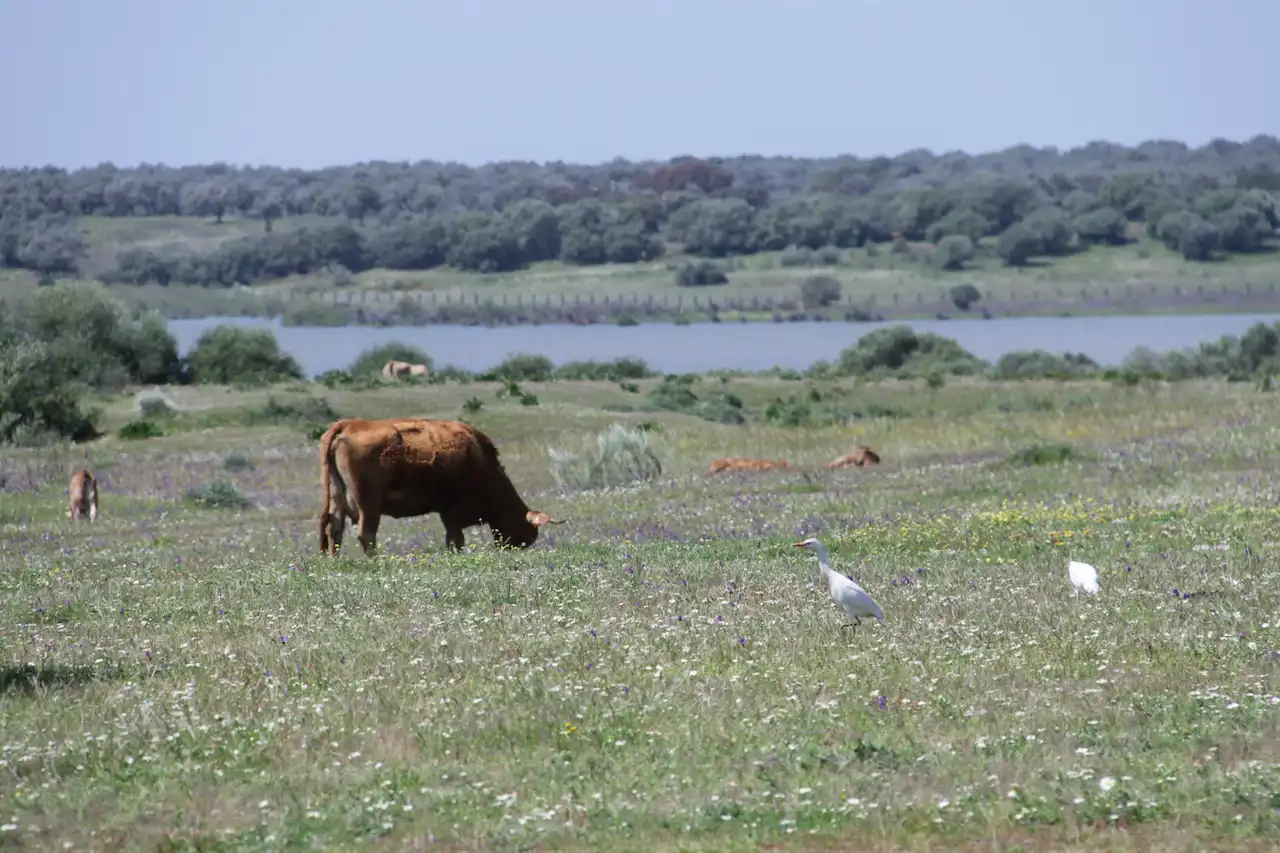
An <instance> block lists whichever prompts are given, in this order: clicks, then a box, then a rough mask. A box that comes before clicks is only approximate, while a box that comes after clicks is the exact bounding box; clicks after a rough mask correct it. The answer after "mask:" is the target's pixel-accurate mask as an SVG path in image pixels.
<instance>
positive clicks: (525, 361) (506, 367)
mask: <svg viewBox="0 0 1280 853" xmlns="http://www.w3.org/2000/svg"><path fill="white" fill-rule="evenodd" d="M554 376H555V365H554V364H552V363H551V359H549V358H547V357H546V356H545V355H528V354H523V353H522V354H518V355H511V356H508V357H507V358H506V359H504V360H503V361H502V362H501V363H499V364H498V365H497V366H495V367H493V368H492V369H491V370H488V371H486V372H485V373H484V374H482V375H481V377H480V378H481V379H484V380H487V381H493V380H502V379H514V380H516V381H517V382H548V381H550V380H551V379H552V378H554Z"/></svg>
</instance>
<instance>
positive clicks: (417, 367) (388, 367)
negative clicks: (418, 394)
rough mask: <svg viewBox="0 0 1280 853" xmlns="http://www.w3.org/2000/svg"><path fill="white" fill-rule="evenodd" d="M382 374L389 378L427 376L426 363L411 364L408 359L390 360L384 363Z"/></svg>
mask: <svg viewBox="0 0 1280 853" xmlns="http://www.w3.org/2000/svg"><path fill="white" fill-rule="evenodd" d="M382 375H383V376H384V377H385V378H387V379H400V378H402V377H405V376H426V375H427V366H426V365H425V364H410V363H409V362H407V361H388V362H387V363H386V364H384V365H382Z"/></svg>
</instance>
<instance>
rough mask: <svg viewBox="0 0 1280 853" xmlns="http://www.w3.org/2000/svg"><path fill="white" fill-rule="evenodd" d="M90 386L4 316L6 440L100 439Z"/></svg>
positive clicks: (1, 411)
mask: <svg viewBox="0 0 1280 853" xmlns="http://www.w3.org/2000/svg"><path fill="white" fill-rule="evenodd" d="M86 390H87V389H86V388H85V386H84V383H83V382H82V381H81V380H80V379H79V378H78V377H77V372H76V370H75V368H74V366H73V365H72V364H70V363H69V362H68V361H67V360H65V359H63V358H59V357H58V356H57V354H56V353H55V352H54V351H53V350H52V348H51V347H50V346H49V345H47V344H45V343H43V342H42V341H38V340H33V339H32V338H31V337H30V335H29V334H28V333H26V332H23V331H21V330H19V329H18V328H17V327H16V323H15V322H14V318H13V317H12V316H0V444H27V445H29V444H42V443H46V442H47V441H48V440H49V439H52V438H63V439H66V438H69V439H71V440H72V441H86V440H88V439H91V438H96V437H97V436H98V435H99V434H100V433H99V432H98V429H97V427H96V426H95V421H96V420H97V418H98V415H99V413H98V412H97V411H93V410H89V411H86V409H85V408H84V404H83V399H84V395H85V392H86Z"/></svg>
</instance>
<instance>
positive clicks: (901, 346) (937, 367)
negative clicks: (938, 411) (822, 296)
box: [839, 325, 988, 378]
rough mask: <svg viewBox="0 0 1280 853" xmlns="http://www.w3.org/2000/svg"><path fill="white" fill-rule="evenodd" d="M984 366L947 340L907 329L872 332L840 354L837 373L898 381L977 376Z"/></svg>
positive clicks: (929, 333) (893, 328)
mask: <svg viewBox="0 0 1280 853" xmlns="http://www.w3.org/2000/svg"><path fill="white" fill-rule="evenodd" d="M987 366H988V365H987V363H986V362H985V361H983V360H982V359H980V358H978V357H977V356H975V355H974V354H973V353H971V352H969V351H968V350H966V349H965V348H964V347H962V346H960V344H958V343H956V342H955V341H954V340H952V339H951V338H946V337H943V336H942V335H935V334H933V333H932V332H921V333H917V332H915V331H914V330H913V329H912V328H911V327H910V326H907V325H895V326H888V327H886V328H882V329H876V330H875V331H873V332H869V333H868V334H866V335H863V336H862V337H861V338H859V339H858V342H857V343H856V344H854V345H853V346H851V347H848V348H846V349H844V350H842V351H841V352H840V361H839V372H840V373H841V374H843V375H845V376H867V375H888V376H897V377H901V378H910V377H921V376H928V375H929V374H930V373H940V374H944V375H945V374H950V375H958V376H965V375H971V374H975V373H979V372H981V371H982V370H984V369H985V368H986V367H987Z"/></svg>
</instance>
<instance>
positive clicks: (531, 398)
mask: <svg viewBox="0 0 1280 853" xmlns="http://www.w3.org/2000/svg"><path fill="white" fill-rule="evenodd" d="M392 360H396V361H407V362H411V363H421V364H424V365H426V366H427V368H428V374H427V375H426V376H425V377H421V378H410V379H405V380H399V381H410V382H427V383H442V382H454V383H469V382H497V383H500V388H499V389H498V392H497V393H498V394H499V396H502V397H510V398H512V399H514V400H518V401H519V402H520V403H521V404H523V405H538V402H539V401H538V398H537V396H536V394H535V393H532V392H530V391H529V389H527V388H525V387H523V386H522V385H521V383H534V382H551V381H556V380H569V381H572V380H579V381H581V380H593V381H602V382H613V383H617V384H618V385H619V386H621V387H622V388H623V389H624V390H627V391H629V392H633V393H637V394H639V393H640V390H641V389H640V386H639V384H638V383H639V381H641V380H646V381H647V383H648V385H649V386H651V387H649V388H648V390H647V392H646V394H645V396H644V398H643V402H638V403H637V406H636V409H637V410H652V411H677V412H684V413H688V414H692V415H696V416H698V417H702V418H705V419H707V420H711V421H715V422H717V423H725V424H740V423H746V422H747V421H748V413H747V412H746V411H745V410H744V407H743V403H742V401H741V400H740V399H737V398H736V397H735V396H734V395H733V394H730V393H727V392H724V391H723V390H717V389H716V388H715V385H714V384H713V383H712V384H710V390H706V389H705V388H699V390H696V391H695V390H694V386H695V385H696V384H697V382H698V381H699V378H698V377H696V376H693V375H683V376H682V375H674V374H672V375H666V376H663V377H662V378H661V381H660V382H656V383H655V382H653V381H652V380H654V379H657V378H658V377H657V375H656V373H655V371H653V370H652V369H651V368H650V367H649V366H648V365H647V364H646V363H645V362H643V361H642V360H639V359H634V358H622V359H617V360H615V361H611V362H603V363H601V362H589V361H584V362H570V363H567V364H562V365H555V364H553V363H552V362H551V360H550V359H549V358H547V357H546V356H543V355H536V354H522V355H514V356H511V357H509V358H507V359H506V360H504V361H503V362H501V363H500V364H498V365H495V366H494V367H493V368H491V369H489V370H487V371H484V372H482V373H472V372H469V371H465V370H462V369H459V368H457V367H452V366H448V365H445V366H437V365H435V363H434V362H433V360H432V359H431V357H430V355H429V354H428V353H426V352H424V351H422V350H420V349H418V348H416V347H411V346H408V345H405V344H401V343H394V344H389V345H385V346H381V347H377V348H374V349H372V350H370V351H368V352H365V353H362V354H361V355H360V357H359V358H357V359H356V360H355V362H354V363H353V364H352V365H351V366H350V367H349V369H347V370H340V371H327V372H326V373H324V374H321V375H320V376H318V377H316V381H317V382H318V383H319V384H320V385H322V386H326V387H329V388H338V387H342V388H349V389H359V388H373V387H378V386H380V385H381V384H383V383H384V382H386V381H388V380H385V379H384V378H382V377H381V376H380V370H381V368H382V366H383V365H384V364H385V363H386V362H387V361H392ZM734 373H739V374H744V373H746V372H745V371H715V372H714V373H711V374H708V375H709V376H714V375H720V376H729V375H733V374H734ZM764 373H765V374H767V375H774V376H777V377H779V378H781V379H788V380H802V379H808V380H829V379H838V378H844V377H857V378H860V379H865V380H868V381H874V380H878V379H885V378H902V379H910V378H923V379H924V380H925V381H926V382H927V384H928V386H929V387H933V388H936V387H940V386H942V385H943V384H945V383H946V382H947V381H948V378H949V377H955V376H985V377H990V378H993V379H1006V380H1018V379H1032V378H1036V379H1044V378H1048V379H1073V378H1090V377H1092V378H1098V379H1103V380H1110V381H1113V382H1118V383H1122V384H1128V385H1137V384H1139V383H1140V382H1142V381H1143V380H1144V379H1163V380H1169V381H1177V380H1183V379H1193V378H1209V377H1225V378H1227V379H1229V380H1233V381H1251V382H1254V383H1256V384H1257V387H1258V388H1259V390H1262V391H1270V390H1272V388H1273V384H1274V381H1275V376H1276V375H1277V374H1278V373H1280V323H1275V324H1270V325H1269V324H1266V323H1257V324H1255V325H1253V326H1252V327H1251V328H1249V329H1248V330H1247V331H1246V332H1245V333H1244V334H1243V335H1241V336H1239V337H1236V336H1233V335H1227V336H1224V337H1222V338H1221V339H1220V340H1218V341H1215V342H1208V343H1202V344H1200V345H1199V346H1198V347H1195V348H1190V349H1183V350H1175V351H1170V352H1166V353H1157V352H1153V351H1151V350H1147V349H1136V350H1134V351H1133V353H1131V354H1130V355H1129V356H1128V358H1126V359H1125V361H1124V363H1123V365H1122V366H1121V367H1119V368H1108V369H1103V368H1101V367H1100V366H1099V365H1098V364H1097V363H1096V362H1094V361H1093V360H1091V359H1089V358H1088V357H1087V356H1084V355H1081V354H1073V353H1051V352H1048V351H1045V350H1033V351H1026V352H1013V353H1009V354H1007V355H1005V356H1003V357H1002V358H1000V359H999V360H998V361H997V362H996V363H995V364H990V363H988V362H986V361H984V360H982V359H980V358H978V357H977V356H975V355H973V354H972V353H970V352H968V351H967V350H965V349H964V348H963V347H961V346H960V345H959V344H958V343H957V342H956V341H954V340H953V339H951V338H947V337H944V336H941V335H936V334H930V333H919V332H915V331H913V330H912V329H911V328H910V327H908V326H905V325H891V326H886V327H882V328H878V329H875V330H874V331H871V332H870V333H868V334H866V335H863V336H862V337H860V338H859V339H858V340H857V341H856V342H855V343H854V344H853V345H852V346H850V347H848V348H846V349H844V350H843V351H841V353H840V354H839V356H838V358H837V359H836V360H834V361H831V362H827V361H819V362H816V363H814V364H813V365H812V366H810V368H809V369H808V370H807V371H804V372H801V371H795V370H786V369H778V368H775V369H773V370H770V371H765V372H764ZM281 382H285V383H289V382H293V383H299V382H305V377H304V374H303V371H302V368H301V366H300V365H299V364H298V362H297V361H296V360H295V359H294V358H293V357H292V356H290V355H289V354H288V353H285V352H282V351H281V350H280V347H279V344H278V342H277V340H276V338H275V336H274V335H273V334H272V333H271V332H270V331H269V330H267V329H250V328H241V327H237V326H231V325H220V326H217V327H214V328H212V329H210V330H208V331H206V332H205V333H204V334H202V335H201V336H200V338H199V339H198V340H197V341H196V343H195V345H194V346H193V347H192V349H191V351H190V352H188V353H187V354H186V356H185V357H181V356H180V355H179V352H178V346H177V342H176V341H175V339H174V338H173V336H172V334H171V333H170V332H169V331H168V329H167V328H166V325H165V322H164V320H163V319H162V318H161V317H160V316H159V315H158V314H156V313H154V312H151V313H146V314H143V315H142V316H141V317H138V318H136V319H135V318H134V316H133V315H132V314H131V312H130V311H128V309H126V308H125V306H124V305H123V304H122V303H120V302H119V301H118V300H116V299H114V298H113V297H112V296H111V295H110V293H109V292H108V290H107V289H106V288H105V287H104V286H102V285H99V284H84V283H75V284H58V285H54V286H51V287H45V288H39V289H37V290H35V291H33V292H31V293H29V294H27V295H25V296H24V297H22V298H21V299H20V300H17V301H16V302H15V303H13V304H11V305H9V306H6V310H5V311H4V312H3V313H0V444H32V443H43V442H47V441H52V440H61V439H66V438H70V439H72V440H87V439H91V438H94V437H96V436H98V435H99V434H100V432H99V429H98V426H97V423H98V413H97V412H96V411H95V410H94V408H93V406H92V403H93V400H94V396H95V395H99V394H103V393H115V392H118V391H119V390H121V389H123V388H125V387H126V386H128V385H139V384H141V385H157V386H158V385H166V384H180V383H193V384H218V385H232V386H240V387H255V386H256V387H261V386H268V385H272V384H276V383H281ZM838 402H839V401H833V400H831V399H830V398H828V397H827V396H826V395H824V393H823V392H822V391H821V390H819V389H818V388H817V387H815V386H813V385H810V387H808V388H807V389H797V391H796V392H795V393H793V394H790V395H788V396H787V397H779V398H778V399H777V400H776V401H774V403H772V404H771V405H770V406H769V407H767V408H766V409H765V410H764V411H763V412H762V413H760V417H763V418H764V419H765V420H766V421H769V422H771V423H775V424H782V425H812V424H821V423H842V422H845V421H846V420H847V419H848V418H850V417H854V416H855V415H856V416H857V417H862V416H863V415H864V414H866V413H861V412H857V413H854V412H852V411H851V410H849V409H848V407H847V406H841V405H836V404H837V403H838ZM147 406H150V407H151V408H152V409H153V410H154V411H153V412H152V413H151V414H150V415H149V414H147V412H146V408H147ZM482 406H483V401H482V400H480V399H479V398H473V399H472V401H471V402H469V403H468V404H467V407H466V408H468V410H470V411H475V410H478V409H479V408H480V407H482ZM139 407H140V411H142V414H143V419H142V421H140V422H138V423H135V424H132V425H130V426H128V427H127V429H126V431H127V433H128V435H127V436H126V437H132V438H146V437H149V436H152V435H156V434H161V433H162V427H161V426H160V425H158V424H157V423H156V422H155V419H156V418H158V417H159V416H160V415H163V414H172V413H173V407H172V406H169V405H168V404H167V403H164V402H163V399H160V400H157V401H153V402H151V403H146V401H139ZM261 409H262V411H260V412H258V413H257V414H255V415H254V418H256V419H257V420H255V422H258V421H270V422H289V423H300V424H302V425H304V426H305V427H306V429H307V430H308V431H309V432H313V431H315V430H316V429H319V428H322V427H323V426H324V424H325V423H326V422H328V421H330V420H332V418H333V417H335V416H336V415H335V413H334V412H333V411H332V410H331V409H329V408H328V406H327V404H326V403H325V402H324V400H323V398H313V403H311V404H308V406H307V407H304V409H303V410H299V409H297V407H296V406H283V407H282V406H281V405H280V404H278V403H275V402H274V401H272V400H268V401H267V403H266V404H264V406H263V407H261ZM870 414H872V415H874V414H875V413H870ZM880 414H886V413H883V412H882V413H880Z"/></svg>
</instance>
